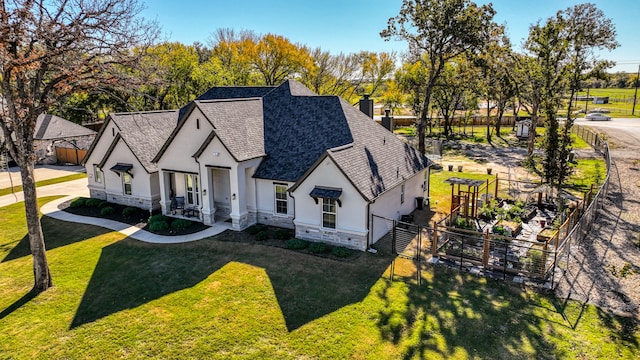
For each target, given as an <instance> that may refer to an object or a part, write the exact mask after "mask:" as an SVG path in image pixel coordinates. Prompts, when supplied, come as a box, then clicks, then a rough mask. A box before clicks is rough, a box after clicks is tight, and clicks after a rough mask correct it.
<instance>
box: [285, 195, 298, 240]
mask: <svg viewBox="0 0 640 360" xmlns="http://www.w3.org/2000/svg"><path fill="white" fill-rule="evenodd" d="M287 192H288V193H289V196H290V197H291V198H292V199H293V219H291V222H292V223H293V232H294V235H295V232H296V198H295V197H294V196H293V192H291V191H289V190H287Z"/></svg>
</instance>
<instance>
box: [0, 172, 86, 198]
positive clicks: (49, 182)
mask: <svg viewBox="0 0 640 360" xmlns="http://www.w3.org/2000/svg"><path fill="white" fill-rule="evenodd" d="M86 177H87V174H86V173H77V174H72V175H67V176H62V177H59V178H54V179H47V180H41V181H36V187H41V186H46V185H53V184H59V183H62V182H66V181H71V180H77V179H82V178H86ZM20 191H22V185H18V186H14V187H13V192H20ZM11 193H12V191H11V188H10V187H9V188H4V189H0V196H2V195H8V194H11Z"/></svg>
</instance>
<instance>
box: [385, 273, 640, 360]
mask: <svg viewBox="0 0 640 360" xmlns="http://www.w3.org/2000/svg"><path fill="white" fill-rule="evenodd" d="M423 267H424V269H423V270H422V273H423V277H422V284H421V285H418V284H416V283H415V282H412V281H413V280H411V279H415V276H416V274H407V275H406V278H405V279H403V280H404V281H388V280H385V281H384V283H383V284H382V286H378V287H376V289H375V292H374V294H375V295H376V296H377V297H378V298H379V299H380V300H382V301H383V303H384V306H383V307H381V309H380V311H379V314H378V320H377V323H378V324H377V325H378V328H379V329H380V332H381V334H382V337H383V338H384V339H385V340H387V341H389V342H392V343H393V344H396V345H398V344H404V345H405V346H406V351H405V353H404V356H403V358H404V359H413V358H431V357H443V358H450V357H456V358H457V357H461V358H462V357H474V358H475V357H478V358H493V359H496V358H565V357H571V356H572V353H568V352H567V351H566V350H564V349H560V348H558V347H557V346H556V344H554V342H553V340H552V339H553V338H556V339H558V340H560V341H563V336H564V335H562V334H557V333H556V331H555V330H554V329H553V328H551V329H550V327H551V326H553V327H554V328H556V329H557V328H565V329H566V330H567V331H568V334H570V333H571V332H572V331H575V327H574V326H572V325H573V324H571V322H570V321H568V319H567V318H566V317H565V313H564V312H561V311H569V312H570V313H571V315H575V314H576V313H577V312H580V311H581V309H580V307H581V305H582V304H580V303H578V302H572V303H571V304H570V305H569V307H570V309H569V308H566V304H565V308H564V309H562V310H560V311H559V310H558V307H557V303H558V302H560V301H562V300H561V299H558V298H556V297H555V296H554V295H553V294H540V295H536V296H535V298H538V297H539V298H546V299H547V300H548V303H549V305H548V307H547V305H545V302H544V301H538V300H533V299H532V298H529V296H528V295H526V292H524V291H523V290H522V289H520V288H517V287H514V286H513V285H510V284H506V283H502V282H499V281H494V280H491V279H480V278H477V277H475V276H473V275H470V274H464V273H459V272H458V271H457V270H452V269H448V268H445V267H441V266H432V265H424V266H423ZM425 274H428V275H427V276H424V275H425ZM407 280H409V281H407ZM485 281H486V282H485ZM595 311H596V312H597V318H598V319H599V321H600V323H601V327H602V328H603V329H607V331H608V332H607V333H604V334H602V336H609V337H611V338H615V339H618V340H617V341H618V342H620V343H622V344H624V346H628V347H630V348H634V349H638V342H637V340H636V339H635V338H634V336H633V334H634V331H637V327H635V326H636V325H634V324H635V323H634V321H633V320H632V319H628V318H625V317H616V316H611V315H609V314H607V313H605V312H603V311H602V310H600V309H598V308H596V310H595ZM547 313H548V314H547ZM558 316H561V317H560V318H558ZM590 321H593V319H591V320H590ZM591 326H593V325H592V324H590V323H588V324H587V325H586V327H587V328H590V327H591ZM569 336H570V335H569ZM595 336H599V335H597V334H596V335H595ZM586 337H587V338H588V336H586ZM461 351H464V353H462V354H461V353H460V352H461ZM436 354H437V355H436ZM573 355H575V354H573Z"/></svg>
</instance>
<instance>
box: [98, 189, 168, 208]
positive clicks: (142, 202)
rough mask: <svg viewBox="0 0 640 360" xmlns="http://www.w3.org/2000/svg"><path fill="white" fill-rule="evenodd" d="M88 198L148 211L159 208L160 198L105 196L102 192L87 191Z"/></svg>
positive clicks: (120, 195)
mask: <svg viewBox="0 0 640 360" xmlns="http://www.w3.org/2000/svg"><path fill="white" fill-rule="evenodd" d="M89 197H91V198H95V199H100V200H106V201H108V202H112V203H114V204H120V205H125V206H134V207H137V208H140V209H144V210H148V209H149V207H151V208H152V209H154V210H155V209H159V208H160V198H159V197H158V198H153V199H145V198H141V197H137V196H130V195H128V196H124V195H122V194H107V193H105V191H104V190H96V189H89Z"/></svg>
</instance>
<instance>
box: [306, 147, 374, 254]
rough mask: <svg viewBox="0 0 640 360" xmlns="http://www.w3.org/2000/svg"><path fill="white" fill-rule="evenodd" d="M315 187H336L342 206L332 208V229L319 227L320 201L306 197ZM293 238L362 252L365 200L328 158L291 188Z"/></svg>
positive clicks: (363, 247)
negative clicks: (333, 227) (293, 207)
mask: <svg viewBox="0 0 640 360" xmlns="http://www.w3.org/2000/svg"><path fill="white" fill-rule="evenodd" d="M316 186H322V187H330V188H340V189H342V195H341V197H340V201H341V204H342V206H337V207H336V228H335V229H325V228H323V227H322V199H318V203H317V204H316V201H315V200H314V199H313V198H312V197H311V196H309V194H310V193H311V191H312V190H313V189H314V188H315V187H316ZM293 197H294V201H295V207H296V209H295V220H294V224H295V228H296V236H297V237H299V238H302V239H308V240H316V241H323V242H328V243H332V244H335V245H340V246H346V247H350V248H354V249H359V250H365V249H366V245H367V244H366V238H367V201H366V200H365V199H364V198H363V197H362V195H360V193H359V192H358V191H357V190H356V189H355V188H354V187H353V185H352V184H351V182H349V180H348V179H347V178H346V177H345V176H344V174H343V173H342V172H341V171H340V169H339V168H338V167H337V166H336V164H335V163H334V162H333V160H331V159H330V158H328V157H327V158H325V159H324V160H323V161H322V163H320V164H319V165H318V166H317V167H316V169H315V170H314V171H313V172H312V173H311V174H309V176H308V177H307V178H306V179H305V180H304V181H303V182H302V183H301V184H300V185H299V186H298V187H297V188H296V189H295V191H294V193H293Z"/></svg>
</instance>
